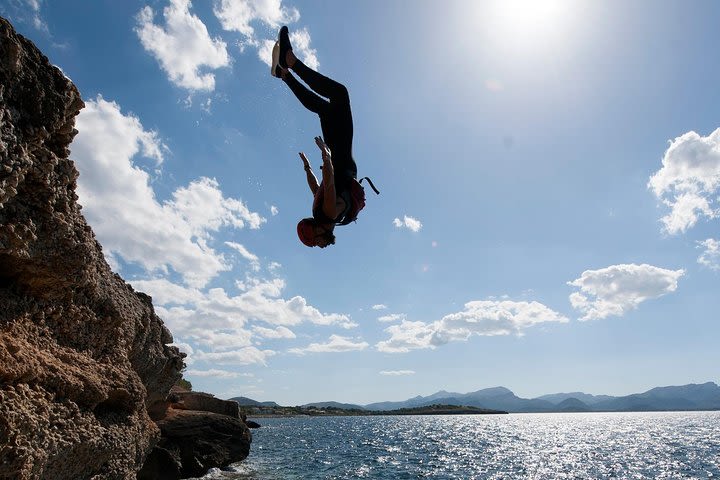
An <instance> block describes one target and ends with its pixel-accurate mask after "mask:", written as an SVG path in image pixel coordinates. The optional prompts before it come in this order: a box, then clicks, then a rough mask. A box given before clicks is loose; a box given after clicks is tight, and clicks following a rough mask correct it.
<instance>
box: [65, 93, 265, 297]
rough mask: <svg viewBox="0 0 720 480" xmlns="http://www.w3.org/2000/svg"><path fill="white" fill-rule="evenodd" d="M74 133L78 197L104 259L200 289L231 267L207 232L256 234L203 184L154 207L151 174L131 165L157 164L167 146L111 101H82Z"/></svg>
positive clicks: (231, 204) (243, 211) (254, 217)
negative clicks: (116, 259) (224, 229)
mask: <svg viewBox="0 0 720 480" xmlns="http://www.w3.org/2000/svg"><path fill="white" fill-rule="evenodd" d="M77 129H78V131H79V133H78V135H77V136H76V137H75V140H74V141H73V143H72V146H71V148H72V158H73V159H74V160H75V162H76V165H77V168H78V170H79V171H80V177H79V179H78V189H77V193H78V196H79V198H80V203H81V204H82V205H83V213H84V215H85V217H86V218H87V220H88V222H89V223H90V225H91V226H92V227H93V231H94V232H95V234H96V235H97V237H98V240H99V241H100V243H101V244H102V245H103V248H104V250H105V252H106V256H108V259H109V260H112V259H113V256H116V257H121V258H122V259H124V260H125V261H126V262H134V263H137V264H139V265H140V266H141V267H143V268H145V270H147V271H148V272H161V273H167V271H168V267H170V268H172V269H174V270H175V271H176V272H177V273H179V274H180V275H181V276H182V277H183V279H184V280H185V282H186V283H187V284H188V285H190V286H192V287H202V286H204V285H205V284H207V282H208V281H209V280H210V279H212V278H213V277H215V276H216V275H217V274H218V273H219V272H222V271H226V270H229V269H230V265H229V264H228V262H226V260H225V258H224V257H223V255H222V254H220V253H217V252H216V251H215V250H214V249H213V248H212V247H211V243H212V240H213V238H212V234H213V233H214V232H217V231H218V230H219V229H220V228H221V227H231V228H243V227H245V226H249V227H250V228H259V227H260V225H261V224H262V223H263V222H265V219H264V218H263V217H261V216H260V215H259V214H257V213H254V212H251V211H250V210H249V209H248V208H247V206H245V204H244V203H243V202H242V201H240V200H236V199H233V198H225V197H224V196H223V193H222V192H221V191H220V186H219V184H218V182H217V181H216V180H214V179H209V178H200V179H198V180H195V181H193V182H192V183H190V185H188V186H187V187H181V188H178V189H177V190H176V191H175V192H173V194H172V199H170V200H167V201H165V202H163V203H160V202H159V201H158V200H157V199H156V198H155V192H154V191H153V189H152V187H151V177H150V175H149V174H148V173H147V172H146V171H144V170H143V169H142V168H140V167H139V166H138V165H137V164H136V163H134V160H136V159H139V158H138V157H144V158H148V159H151V160H154V161H155V164H156V165H160V164H161V163H162V162H163V153H164V152H166V151H167V148H166V147H165V145H163V144H162V142H161V141H160V139H159V137H158V134H157V133H156V132H152V131H151V132H148V131H146V130H145V129H144V128H143V126H142V124H141V123H140V121H139V120H138V119H137V118H136V117H134V116H132V115H123V113H122V112H121V111H120V107H119V105H117V104H116V103H115V102H108V101H106V100H104V99H103V98H102V97H98V98H97V99H96V100H89V101H87V102H86V107H85V108H84V109H83V110H82V111H81V112H80V114H79V115H78V117H77ZM115 263H116V265H117V262H115Z"/></svg>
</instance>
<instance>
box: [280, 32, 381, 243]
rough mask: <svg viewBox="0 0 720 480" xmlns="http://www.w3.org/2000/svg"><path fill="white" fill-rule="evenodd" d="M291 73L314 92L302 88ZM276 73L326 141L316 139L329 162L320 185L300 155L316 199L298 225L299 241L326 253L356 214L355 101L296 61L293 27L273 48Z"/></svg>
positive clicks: (325, 166) (324, 168)
mask: <svg viewBox="0 0 720 480" xmlns="http://www.w3.org/2000/svg"><path fill="white" fill-rule="evenodd" d="M291 70H292V71H293V72H295V73H296V74H297V75H298V77H300V78H301V79H302V80H303V81H304V82H305V83H306V84H307V85H308V86H309V87H310V88H311V89H312V90H314V92H313V91H311V90H310V89H308V88H307V87H305V85H303V84H302V83H300V82H299V81H298V80H297V79H296V78H295V77H294V76H293V74H292V73H291V72H290V71H291ZM271 73H272V74H273V76H275V77H278V78H281V79H282V80H283V82H285V83H286V84H287V86H288V87H290V90H292V92H293V93H294V94H295V96H296V97H297V99H298V100H300V103H302V104H303V105H304V106H305V108H307V109H308V110H310V111H311V112H315V113H317V114H318V116H319V117H320V127H321V128H322V134H323V137H324V140H323V138H320V137H315V143H316V144H317V146H318V148H320V153H321V154H322V160H323V165H322V182H321V183H320V184H318V181H317V178H315V174H314V173H313V171H312V168H310V163H309V162H308V159H307V157H305V154H304V153H302V152H301V153H300V158H301V159H302V162H303V165H304V167H305V173H306V176H307V182H308V186H309V187H310V190H311V191H312V194H313V196H314V200H313V208H312V215H313V216H312V217H309V218H303V219H302V220H300V222H299V223H298V226H297V232H298V237H300V241H301V242H302V243H304V244H305V245H307V246H308V247H315V246H318V247H320V248H325V247H327V246H328V245H334V244H335V235H334V234H333V230H334V229H335V225H336V224H341V223H342V222H343V220H344V219H345V217H346V215H348V213H349V211H350V209H351V202H352V199H351V196H350V187H351V183H352V182H354V181H355V179H356V178H357V165H356V164H355V160H353V156H352V140H353V120H352V112H351V111H350V96H349V95H348V91H347V88H345V86H344V85H342V84H341V83H338V82H336V81H335V80H331V79H330V78H327V77H325V76H324V75H322V74H320V73H318V72H316V71H314V70H312V69H310V68H309V67H308V66H307V65H305V64H304V63H303V62H301V61H300V60H299V59H298V58H297V57H296V56H295V54H294V53H293V50H292V46H291V45H290V37H289V33H288V28H287V27H282V28H281V29H280V33H279V35H278V41H277V42H276V43H275V47H274V48H273V61H272V66H271ZM315 92H316V93H315ZM322 97H325V98H322ZM326 99H327V100H326ZM373 189H374V187H373Z"/></svg>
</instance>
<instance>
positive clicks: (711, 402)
mask: <svg viewBox="0 0 720 480" xmlns="http://www.w3.org/2000/svg"><path fill="white" fill-rule="evenodd" d="M231 400H235V401H237V402H238V403H239V404H240V405H247V406H277V404H276V403H275V402H256V401H255V400H252V399H249V398H246V397H235V398H231ZM439 404H440V405H462V406H469V407H477V408H487V409H493V410H504V411H507V412H512V413H531V412H637V411H640V412H643V411H666V410H720V387H719V386H718V385H717V384H715V383H713V382H707V383H703V384H690V385H682V386H673V387H657V388H653V389H651V390H648V391H647V392H643V393H635V394H632V395H625V396H622V397H613V396H610V395H590V394H587V393H582V392H572V393H553V394H550V395H543V396H541V397H537V398H530V399H527V398H520V397H518V396H516V395H515V394H514V393H513V392H512V391H510V390H509V389H507V388H505V387H493V388H485V389H482V390H478V391H476V392H470V393H456V392H446V391H444V390H441V391H439V392H437V393H434V394H432V395H429V396H426V397H422V396H417V397H413V398H410V399H408V400H405V401H401V402H377V403H371V404H369V405H354V404H349V403H338V402H317V403H309V404H306V405H303V407H319V408H327V407H336V408H342V409H346V410H352V409H360V410H371V411H379V410H397V409H400V408H414V407H425V406H429V405H439Z"/></svg>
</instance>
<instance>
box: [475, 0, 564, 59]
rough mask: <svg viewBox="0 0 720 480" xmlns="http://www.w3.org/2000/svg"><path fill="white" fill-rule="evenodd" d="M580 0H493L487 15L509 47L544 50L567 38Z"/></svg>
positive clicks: (496, 33)
mask: <svg viewBox="0 0 720 480" xmlns="http://www.w3.org/2000/svg"><path fill="white" fill-rule="evenodd" d="M577 3H578V2H577V1H576V0H493V1H491V2H488V4H486V6H487V9H486V10H485V12H484V15H485V16H486V20H487V21H488V27H489V28H490V31H491V32H493V33H494V34H495V35H497V39H498V40H501V41H502V42H503V43H504V44H505V45H509V46H513V47H521V48H528V47H541V46H542V45H543V44H547V43H553V42H554V41H556V40H558V39H559V38H562V37H564V36H565V35H564V34H565V33H566V32H567V28H568V27H569V26H570V25H569V23H570V17H571V13H572V10H573V7H574V6H575V5H576V4H577Z"/></svg>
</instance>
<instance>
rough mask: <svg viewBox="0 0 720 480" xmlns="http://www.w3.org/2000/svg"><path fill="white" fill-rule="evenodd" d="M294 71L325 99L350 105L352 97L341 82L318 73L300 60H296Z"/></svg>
mask: <svg viewBox="0 0 720 480" xmlns="http://www.w3.org/2000/svg"><path fill="white" fill-rule="evenodd" d="M292 70H293V71H294V72H295V73H297V74H298V76H299V77H300V78H301V79H302V81H303V82H305V83H307V84H308V86H309V87H310V88H312V89H313V90H315V91H316V92H317V93H319V94H320V95H322V96H323V97H326V98H329V99H330V101H331V102H334V103H344V104H349V103H350V95H349V94H348V91H347V88H345V85H343V84H342V83H340V82H336V81H335V80H333V79H331V78H328V77H326V76H325V75H323V74H321V73H318V72H316V71H315V70H313V69H311V68H310V67H308V66H307V65H305V64H304V63H303V62H301V61H300V60H296V61H295V64H294V65H293V67H292Z"/></svg>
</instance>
